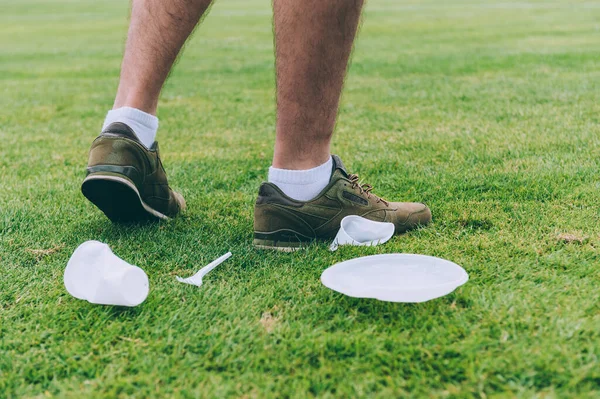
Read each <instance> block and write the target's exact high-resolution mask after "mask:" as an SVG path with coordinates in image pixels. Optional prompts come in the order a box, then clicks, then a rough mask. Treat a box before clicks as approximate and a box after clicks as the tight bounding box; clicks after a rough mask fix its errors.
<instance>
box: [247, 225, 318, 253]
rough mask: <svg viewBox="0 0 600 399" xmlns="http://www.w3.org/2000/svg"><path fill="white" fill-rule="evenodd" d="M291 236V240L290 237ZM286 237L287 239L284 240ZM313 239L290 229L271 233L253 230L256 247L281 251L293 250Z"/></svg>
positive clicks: (304, 245)
mask: <svg viewBox="0 0 600 399" xmlns="http://www.w3.org/2000/svg"><path fill="white" fill-rule="evenodd" d="M291 238H293V239H294V240H293V241H290V239H291ZM286 239H287V240H286ZM313 241H314V239H312V238H310V237H306V236H304V235H302V234H298V233H296V232H295V231H292V230H284V231H276V232H271V233H261V232H257V231H255V232H254V247H255V248H257V249H273V250H276V251H282V252H294V251H297V250H299V249H301V248H304V247H307V246H308V245H310V243H312V242H313Z"/></svg>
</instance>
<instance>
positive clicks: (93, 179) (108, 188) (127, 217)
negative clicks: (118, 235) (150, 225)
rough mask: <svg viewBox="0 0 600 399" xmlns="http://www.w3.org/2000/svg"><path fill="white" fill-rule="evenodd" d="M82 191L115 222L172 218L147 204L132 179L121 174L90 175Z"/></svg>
mask: <svg viewBox="0 0 600 399" xmlns="http://www.w3.org/2000/svg"><path fill="white" fill-rule="evenodd" d="M81 192H82V193H83V195H84V196H85V197H86V198H87V199H88V200H90V202H91V203H92V204H94V205H96V206H97V207H98V208H99V209H100V210H101V211H102V212H104V214H105V215H106V216H107V217H108V218H109V219H110V220H111V221H113V222H123V223H131V222H144V221H152V220H169V219H170V218H169V217H168V216H166V215H164V214H162V213H160V212H159V211H157V210H155V209H152V208H151V207H150V206H149V205H148V204H146V203H145V202H144V201H143V200H142V197H141V196H140V193H139V191H138V189H137V187H136V186H135V184H133V182H131V181H130V180H128V179H126V178H124V177H119V176H108V175H90V176H88V177H86V178H85V180H84V181H83V183H82V185H81Z"/></svg>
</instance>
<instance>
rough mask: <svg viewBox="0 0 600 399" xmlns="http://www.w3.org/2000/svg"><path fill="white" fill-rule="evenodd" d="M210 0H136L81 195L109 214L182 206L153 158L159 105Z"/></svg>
mask: <svg viewBox="0 0 600 399" xmlns="http://www.w3.org/2000/svg"><path fill="white" fill-rule="evenodd" d="M210 3H211V0H169V1H163V0H133V2H132V9H131V22H130V25H129V32H128V35H127V43H126V45H125V55H124V57H123V63H122V66H121V78H120V82H119V88H118V91H117V96H116V99H115V103H114V107H113V109H112V110H111V111H109V112H108V114H107V116H106V119H105V121H104V126H103V128H102V133H101V135H100V137H99V138H98V139H96V140H95V141H94V143H93V144H92V148H91V150H90V157H89V161H88V176H87V177H86V179H85V180H84V182H83V184H82V191H83V194H84V195H85V196H86V197H87V198H88V199H89V200H90V201H91V202H93V203H94V204H95V205H96V206H98V207H99V208H100V209H101V210H102V211H103V212H104V213H105V214H106V215H107V216H108V217H109V218H110V219H111V220H113V221H141V220H146V219H157V218H158V219H166V218H169V217H173V216H175V215H177V214H178V213H179V212H180V211H181V210H182V209H183V208H184V207H185V201H184V200H183V198H182V197H181V195H179V194H177V193H175V192H173V191H172V190H171V189H170V188H169V186H168V183H167V177H166V174H165V172H164V169H163V167H162V164H161V162H160V159H159V158H158V156H159V155H158V151H156V144H155V137H156V130H157V128H158V119H157V118H156V108H157V104H158V97H159V95H160V91H161V89H162V87H163V84H164V82H165V80H166V79H167V76H168V75H169V72H170V70H171V67H172V66H173V63H174V62H175V59H176V58H177V55H178V54H179V51H180V50H181V47H182V46H183V44H184V43H185V41H186V39H187V38H188V36H189V35H190V34H191V32H192V31H193V30H194V27H195V26H196V24H197V23H198V21H199V19H200V17H201V16H202V15H203V14H204V12H205V11H206V9H207V8H208V6H209V5H210Z"/></svg>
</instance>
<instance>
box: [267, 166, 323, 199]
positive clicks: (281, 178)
mask: <svg viewBox="0 0 600 399" xmlns="http://www.w3.org/2000/svg"><path fill="white" fill-rule="evenodd" d="M332 168H333V161H332V160H331V157H330V158H329V161H327V162H325V163H324V164H323V165H320V166H317V167H316V168H312V169H308V170H288V169H277V168H274V167H272V166H271V167H270V168H269V182H270V183H273V184H275V185H276V186H277V187H279V188H280V189H281V191H283V193H284V194H285V195H287V196H288V197H290V198H293V199H295V200H298V201H308V200H311V199H313V198H315V197H316V196H317V194H319V193H320V192H321V191H323V189H324V188H325V187H326V186H327V185H328V184H329V180H330V179H331V169H332Z"/></svg>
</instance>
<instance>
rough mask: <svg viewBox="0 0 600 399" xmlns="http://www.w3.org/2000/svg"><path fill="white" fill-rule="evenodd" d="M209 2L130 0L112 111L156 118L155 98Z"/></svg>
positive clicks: (156, 98) (190, 0) (192, 0)
mask: <svg viewBox="0 0 600 399" xmlns="http://www.w3.org/2000/svg"><path fill="white" fill-rule="evenodd" d="M211 1H212V0H133V1H132V7H131V22H130V24H129V32H128V34H127V43H126V45H125V55H124V57H123V63H122V65H121V80H120V82H119V89H118V91H117V97H116V99H115V104H114V106H113V108H120V107H132V108H137V109H140V110H142V111H144V112H147V113H150V114H153V115H155V114H156V107H157V105H158V96H159V94H160V91H161V89H162V86H163V84H164V82H165V80H166V79H167V76H168V75H169V71H170V70H171V67H172V66H173V63H174V62H175V59H176V58H177V55H178V54H179V51H180V50H181V47H182V46H183V44H184V43H185V41H186V39H187V38H188V36H189V35H190V34H191V33H192V31H193V30H194V27H195V26H196V24H197V23H198V21H199V20H200V17H201V16H202V15H203V14H204V12H205V11H206V9H207V8H208V6H209V5H210V3H211Z"/></svg>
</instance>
